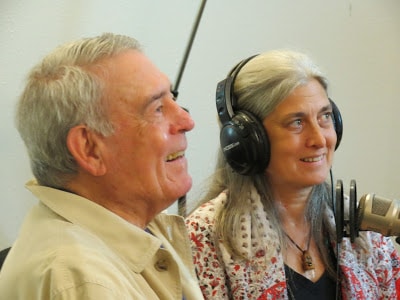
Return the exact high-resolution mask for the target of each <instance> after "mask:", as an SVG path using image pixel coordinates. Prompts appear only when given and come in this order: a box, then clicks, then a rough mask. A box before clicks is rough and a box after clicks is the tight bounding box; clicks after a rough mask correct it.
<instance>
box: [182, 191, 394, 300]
mask: <svg viewBox="0 0 400 300" xmlns="http://www.w3.org/2000/svg"><path fill="white" fill-rule="evenodd" d="M225 201H226V194H225V193H224V192H223V193H221V194H220V195H219V196H218V197H217V198H215V199H213V200H211V201H209V202H207V203H205V204H204V205H202V206H201V207H199V208H198V209H197V210H196V211H194V212H193V213H192V214H191V215H190V216H188V217H187V219H186V226H187V228H188V230H189V234H190V239H191V243H192V250H193V259H194V264H195V266H196V271H197V275H198V277H199V281H200V287H201V289H202V292H203V295H204V298H205V299H218V300H222V299H258V300H263V299H288V292H287V285H286V276H285V269H284V261H283V256H282V251H281V247H280V243H279V239H278V234H277V232H276V231H275V230H274V229H273V228H272V226H271V224H270V222H269V220H268V216H267V214H266V212H265V211H264V209H263V205H262V203H261V201H260V196H259V195H258V193H257V192H256V191H255V189H253V191H252V192H251V194H250V196H249V198H248V199H246V201H248V208H249V209H248V211H247V212H245V213H243V214H242V219H241V222H242V226H241V229H240V231H239V232H237V233H235V234H236V241H237V243H238V245H239V247H240V249H242V251H243V252H242V253H243V254H244V255H245V257H247V258H248V260H244V259H243V260H242V259H240V260H239V259H235V258H232V257H231V255H230V254H229V253H228V251H227V249H226V248H225V245H224V243H223V241H221V240H220V239H218V238H217V237H216V236H215V234H214V228H213V226H214V220H215V215H216V213H217V212H218V210H219V209H220V208H221V207H222V206H223V204H224V202H225ZM324 217H325V218H327V220H328V221H329V224H330V228H329V232H330V235H331V240H335V239H336V238H335V235H336V233H335V223H334V215H333V213H332V211H327V212H326V213H325V216H324ZM359 235H360V236H359V238H357V239H356V241H355V242H354V243H350V240H349V238H344V239H343V241H342V242H341V243H340V245H339V247H340V250H339V265H340V269H341V278H340V284H341V293H342V299H357V300H360V299H361V300H363V299H365V300H367V299H368V300H369V299H373V300H376V299H400V296H397V295H400V273H399V271H400V257H399V255H398V253H397V252H396V250H395V248H394V245H393V243H392V240H391V239H390V238H388V237H384V236H382V235H380V234H378V233H374V232H370V231H365V232H360V234H359ZM332 247H333V249H335V250H334V251H335V253H336V246H335V245H332ZM336 255H337V253H336Z"/></svg>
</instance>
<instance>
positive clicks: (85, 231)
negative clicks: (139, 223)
mask: <svg viewBox="0 0 400 300" xmlns="http://www.w3.org/2000/svg"><path fill="white" fill-rule="evenodd" d="M27 187H28V189H30V190H31V192H32V193H33V194H34V195H35V196H36V197H38V198H39V199H40V202H39V204H38V205H37V206H35V207H33V209H32V210H31V211H30V213H29V214H28V216H27V217H26V219H25V221H24V223H23V225H22V228H21V231H20V234H19V237H18V239H17V240H16V242H15V244H14V245H13V246H12V249H11V251H10V253H9V255H8V257H7V259H6V261H5V263H4V265H3V269H2V271H1V273H0V299H13V300H18V299H21V300H22V299H24V300H25V299H29V300H38V299H41V300H43V299H85V300H86V299H95V300H103V299H104V300H108V299H118V300H123V299H146V300H148V299H163V300H167V299H174V300H175V299H176V300H182V299H186V300H192V299H203V297H202V294H201V291H200V289H199V287H198V284H197V280H196V276H195V273H194V268H193V265H192V255H191V252H190V246H189V241H188V239H187V236H188V235H187V232H186V228H185V225H184V223H183V219H182V218H181V217H178V216H172V215H166V214H161V215H159V216H158V217H156V219H155V220H154V221H153V222H152V223H151V224H149V226H148V229H149V231H150V232H151V234H150V233H148V232H146V231H144V230H142V229H140V228H138V227H136V226H134V225H132V224H130V223H128V222H126V221H125V220H124V219H122V218H120V217H119V216H117V215H115V214H113V213H112V212H110V211H108V210H107V209H105V208H103V207H101V206H99V205H97V204H95V203H94V202H92V201H88V200H87V199H84V198H82V197H80V196H77V195H74V194H71V193H68V192H64V191H60V190H56V189H52V188H48V187H43V186H39V185H36V184H35V183H34V182H29V183H28V184H27Z"/></svg>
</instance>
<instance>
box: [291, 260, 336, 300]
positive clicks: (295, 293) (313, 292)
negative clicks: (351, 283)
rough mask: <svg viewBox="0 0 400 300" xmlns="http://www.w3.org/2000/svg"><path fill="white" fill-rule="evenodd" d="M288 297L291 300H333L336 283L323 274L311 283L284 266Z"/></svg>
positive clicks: (326, 274)
mask: <svg viewBox="0 0 400 300" xmlns="http://www.w3.org/2000/svg"><path fill="white" fill-rule="evenodd" d="M285 273H286V279H287V285H288V296H289V299H291V300H320V299H324V300H335V299H336V282H335V280H333V279H332V278H330V277H329V276H328V273H327V272H325V273H324V274H323V275H322V276H321V278H320V279H318V281H316V282H312V281H311V280H309V279H308V278H306V277H304V276H303V275H301V274H299V273H297V272H296V271H294V270H293V269H291V268H289V267H288V266H287V265H285Z"/></svg>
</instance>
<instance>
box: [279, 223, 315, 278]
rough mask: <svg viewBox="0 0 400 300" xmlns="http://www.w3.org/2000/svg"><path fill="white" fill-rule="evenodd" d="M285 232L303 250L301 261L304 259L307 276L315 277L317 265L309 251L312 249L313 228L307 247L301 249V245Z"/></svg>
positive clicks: (303, 264) (304, 269)
mask: <svg viewBox="0 0 400 300" xmlns="http://www.w3.org/2000/svg"><path fill="white" fill-rule="evenodd" d="M283 233H284V234H285V235H286V237H287V238H288V239H289V241H291V242H292V244H293V245H294V246H296V248H297V249H298V250H299V251H300V252H301V254H302V255H301V261H302V267H303V271H304V275H305V277H307V278H308V279H313V278H314V277H315V271H314V269H315V266H314V263H313V260H312V257H311V254H310V252H309V249H310V242H311V228H310V233H309V235H308V241H307V248H306V249H304V250H303V249H301V248H300V246H299V245H297V244H296V242H295V241H293V239H292V238H291V237H290V236H289V235H288V234H287V233H286V232H285V231H283Z"/></svg>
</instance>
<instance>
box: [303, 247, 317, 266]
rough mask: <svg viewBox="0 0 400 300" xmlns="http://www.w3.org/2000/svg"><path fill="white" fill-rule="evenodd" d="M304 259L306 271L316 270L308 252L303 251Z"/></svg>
mask: <svg viewBox="0 0 400 300" xmlns="http://www.w3.org/2000/svg"><path fill="white" fill-rule="evenodd" d="M302 259H303V270H304V271H309V270H314V269H315V267H314V263H313V261H312V257H311V255H310V253H309V252H308V251H307V250H305V251H303V257H302Z"/></svg>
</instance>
